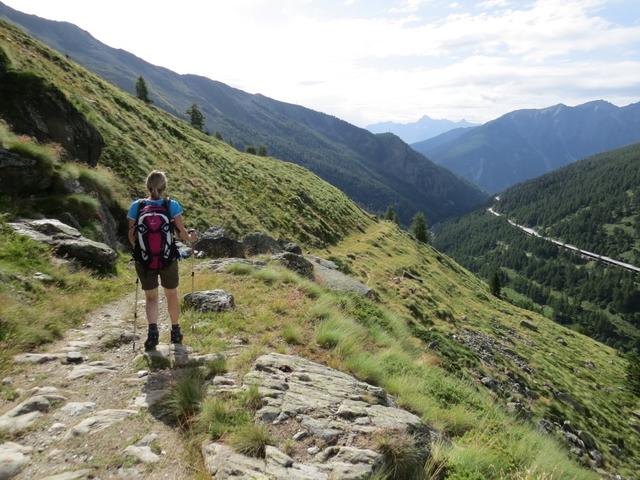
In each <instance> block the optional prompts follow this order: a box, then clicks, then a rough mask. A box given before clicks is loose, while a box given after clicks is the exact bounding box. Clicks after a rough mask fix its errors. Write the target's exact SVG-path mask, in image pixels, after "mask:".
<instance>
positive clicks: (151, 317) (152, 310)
mask: <svg viewBox="0 0 640 480" xmlns="http://www.w3.org/2000/svg"><path fill="white" fill-rule="evenodd" d="M144 295H145V298H146V302H145V308H146V310H147V322H148V323H149V324H150V325H151V324H152V323H155V324H157V323H158V289H157V288H154V289H153V290H145V291H144Z"/></svg>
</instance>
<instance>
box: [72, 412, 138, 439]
mask: <svg viewBox="0 0 640 480" xmlns="http://www.w3.org/2000/svg"><path fill="white" fill-rule="evenodd" d="M136 413H138V411H137V410H118V409H109V410H100V411H99V412H96V413H95V415H92V416H91V417H88V418H85V419H84V420H82V421H81V422H80V423H78V424H77V425H76V426H74V427H72V428H71V430H69V432H67V435H66V436H67V437H74V436H79V435H87V434H89V435H91V434H94V433H96V432H99V431H101V430H104V429H105V428H107V427H110V426H111V425H113V424H114V423H117V422H120V421H122V420H124V419H125V418H127V417H129V416H131V415H135V414H136Z"/></svg>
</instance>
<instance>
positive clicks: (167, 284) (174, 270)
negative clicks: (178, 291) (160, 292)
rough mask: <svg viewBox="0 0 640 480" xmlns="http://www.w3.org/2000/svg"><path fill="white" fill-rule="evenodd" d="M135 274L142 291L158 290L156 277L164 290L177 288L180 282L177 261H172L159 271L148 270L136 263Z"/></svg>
mask: <svg viewBox="0 0 640 480" xmlns="http://www.w3.org/2000/svg"><path fill="white" fill-rule="evenodd" d="M136 272H137V274H138V278H139V279H140V284H141V285H142V289H143V290H153V289H154V288H158V276H159V277H160V283H161V284H162V286H163V287H164V288H168V289H173V288H178V283H179V282H180V275H179V273H178V262H177V260H174V261H173V262H171V263H170V264H169V265H167V266H166V267H163V268H161V269H160V270H148V269H146V268H144V267H143V266H142V265H140V264H139V263H137V262H136Z"/></svg>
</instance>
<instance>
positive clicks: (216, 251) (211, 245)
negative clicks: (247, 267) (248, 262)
mask: <svg viewBox="0 0 640 480" xmlns="http://www.w3.org/2000/svg"><path fill="white" fill-rule="evenodd" d="M193 249H194V250H197V251H198V252H202V253H201V255H203V256H205V257H209V258H229V257H244V247H243V245H242V243H241V242H239V241H238V240H236V239H235V238H233V237H231V236H230V235H229V234H227V232H226V230H225V229H224V228H222V227H211V228H209V229H208V230H207V231H206V232H204V233H203V234H202V235H201V236H200V238H199V239H198V241H197V242H196V243H195V244H194V245H193Z"/></svg>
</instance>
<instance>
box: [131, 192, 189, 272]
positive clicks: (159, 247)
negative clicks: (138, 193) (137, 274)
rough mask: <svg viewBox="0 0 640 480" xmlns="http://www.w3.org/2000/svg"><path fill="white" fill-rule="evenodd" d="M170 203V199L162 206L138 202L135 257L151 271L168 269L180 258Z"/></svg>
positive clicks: (143, 201)
mask: <svg viewBox="0 0 640 480" xmlns="http://www.w3.org/2000/svg"><path fill="white" fill-rule="evenodd" d="M169 202H170V200H169V198H166V199H165V200H164V201H163V202H162V205H153V204H147V203H146V201H145V200H140V201H138V218H137V220H136V233H135V238H136V246H135V249H134V256H135V258H136V261H138V262H139V263H140V264H142V265H143V266H144V267H145V268H147V269H149V270H158V269H160V268H163V267H166V266H167V265H169V264H170V263H171V262H173V261H174V260H175V259H177V258H178V249H177V247H176V244H175V238H174V235H173V228H174V227H173V222H172V221H171V214H170V210H169V205H170V203H169Z"/></svg>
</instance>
